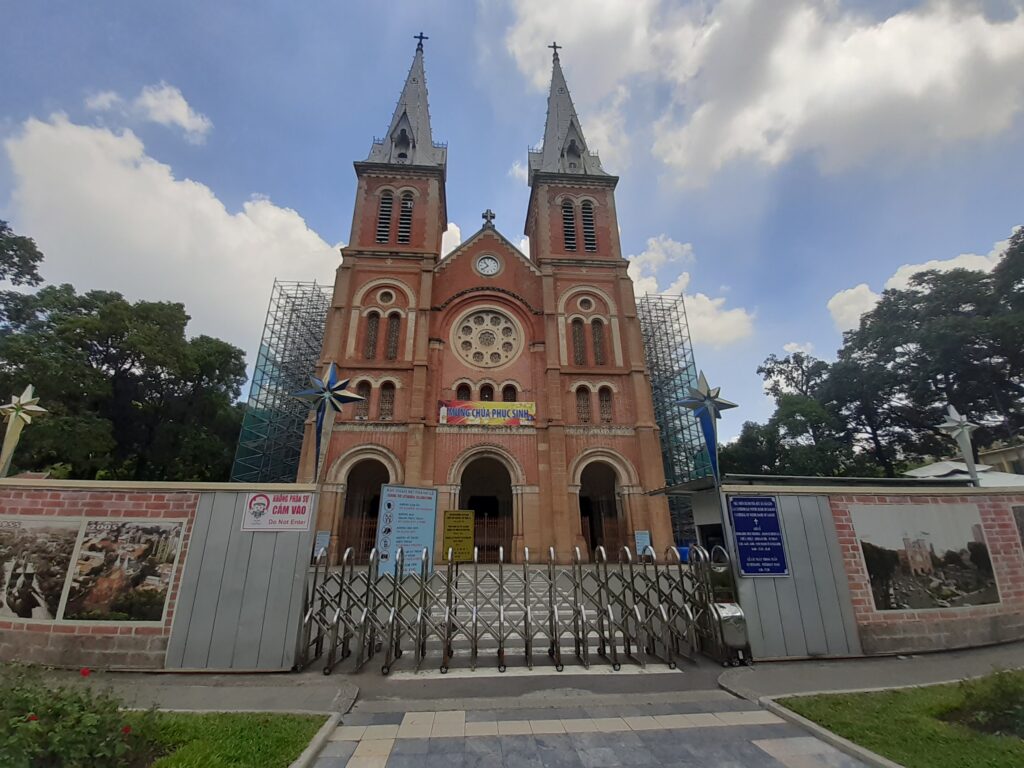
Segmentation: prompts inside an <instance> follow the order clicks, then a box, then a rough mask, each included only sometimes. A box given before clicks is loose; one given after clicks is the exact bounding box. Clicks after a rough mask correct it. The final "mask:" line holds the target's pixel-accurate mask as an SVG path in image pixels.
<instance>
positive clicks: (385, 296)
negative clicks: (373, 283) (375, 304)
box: [377, 290, 395, 304]
mask: <svg viewBox="0 0 1024 768" xmlns="http://www.w3.org/2000/svg"><path fill="white" fill-rule="evenodd" d="M377 300H378V301H380V303H381V304H390V303H391V302H393V301H394V300H395V294H394V292H392V291H388V290H384V291H381V292H380V293H378V294H377Z"/></svg>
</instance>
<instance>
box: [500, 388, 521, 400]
mask: <svg viewBox="0 0 1024 768" xmlns="http://www.w3.org/2000/svg"><path fill="white" fill-rule="evenodd" d="M518 398H519V393H518V392H516V387H515V384H506V385H505V386H504V387H502V390H501V399H502V400H503V401H504V402H506V403H514V402H516V400H517V399H518Z"/></svg>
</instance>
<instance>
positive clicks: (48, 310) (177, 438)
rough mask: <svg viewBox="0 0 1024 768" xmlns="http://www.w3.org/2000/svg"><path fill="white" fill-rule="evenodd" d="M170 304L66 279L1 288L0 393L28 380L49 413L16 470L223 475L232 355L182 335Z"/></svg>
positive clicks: (238, 412)
mask: <svg viewBox="0 0 1024 768" xmlns="http://www.w3.org/2000/svg"><path fill="white" fill-rule="evenodd" d="M188 320H189V317H188V315H187V314H186V313H185V308H184V307H183V306H182V305H181V304H175V303H169V302H146V301H138V302H134V303H132V302H129V301H127V300H126V299H125V298H124V297H123V296H122V295H121V294H119V293H113V292H109V291H89V292H87V293H85V294H78V293H76V292H75V290H74V288H72V287H71V286H70V285H60V286H46V287H44V288H42V289H40V290H39V291H37V292H36V293H32V294H17V293H14V292H7V293H2V294H0V392H6V391H15V390H18V389H19V387H24V386H25V384H26V383H29V382H31V383H33V384H34V385H35V386H36V392H37V394H38V395H39V396H40V398H42V400H43V401H44V402H45V403H46V407H47V408H48V409H49V411H50V413H49V414H48V415H47V417H46V418H45V419H40V420H39V422H38V424H33V427H32V429H30V430H26V431H25V434H24V437H23V438H22V442H21V445H20V446H19V451H18V454H17V455H16V456H15V461H16V462H17V464H18V468H19V469H22V470H25V469H46V468H48V467H51V466H54V465H60V468H61V470H62V471H63V472H66V474H67V475H69V476H71V477H75V478H100V479H103V478H111V479H131V480H225V479H227V477H228V475H229V472H230V466H231V461H232V458H233V456H234V449H235V443H236V441H237V437H238V431H239V429H240V427H241V417H242V408H241V406H239V405H238V404H237V403H236V402H235V401H236V400H237V398H238V396H239V395H240V393H241V387H242V384H243V383H244V382H245V362H244V354H243V352H242V351H241V350H240V349H238V348H236V347H234V346H232V345H230V344H228V343H226V342H223V341H220V340H218V339H214V338H211V337H208V336H198V337H195V338H192V339H189V338H187V337H186V335H185V328H186V325H187V323H188Z"/></svg>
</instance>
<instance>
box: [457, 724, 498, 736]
mask: <svg viewBox="0 0 1024 768" xmlns="http://www.w3.org/2000/svg"><path fill="white" fill-rule="evenodd" d="M465 734H466V736H467V737H468V736H497V735H498V723H497V722H494V721H492V722H488V723H476V722H467V723H466V731H465Z"/></svg>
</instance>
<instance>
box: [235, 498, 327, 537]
mask: <svg viewBox="0 0 1024 768" xmlns="http://www.w3.org/2000/svg"><path fill="white" fill-rule="evenodd" d="M312 522H313V494H312V493H269V492H268V493H250V494H249V495H248V496H246V497H245V510H244V512H243V514H242V530H243V531H271V532H278V531H308V530H309V526H310V523H312Z"/></svg>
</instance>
